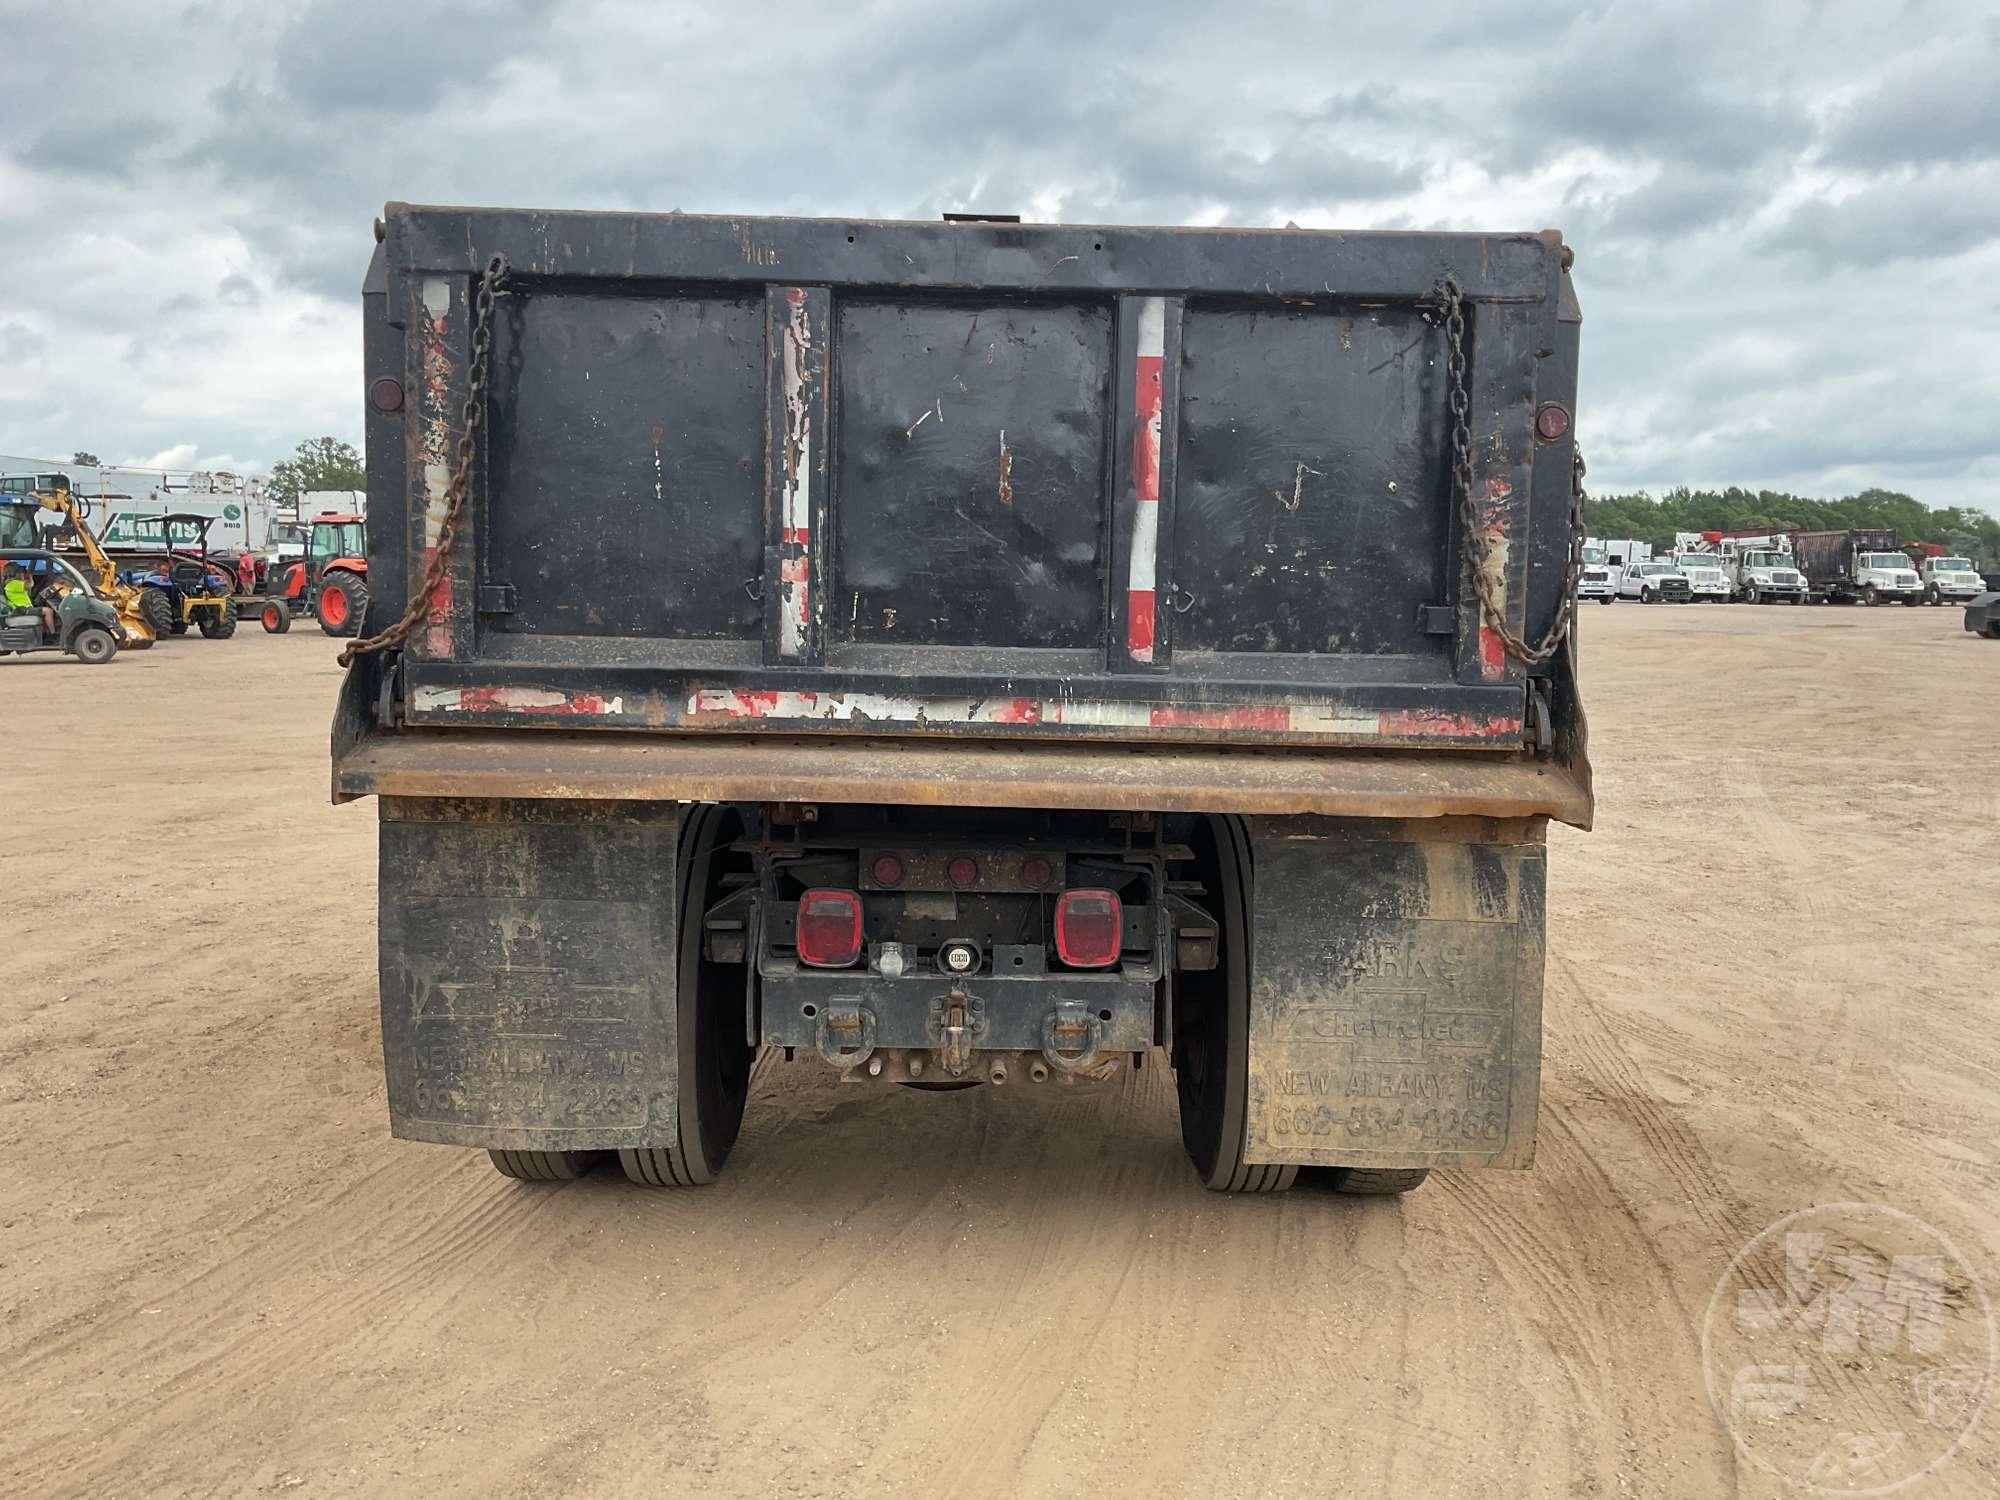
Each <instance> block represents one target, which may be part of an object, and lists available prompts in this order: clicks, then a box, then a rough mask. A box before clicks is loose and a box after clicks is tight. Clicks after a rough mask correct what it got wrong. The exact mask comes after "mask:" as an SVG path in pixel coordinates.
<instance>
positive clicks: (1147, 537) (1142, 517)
mask: <svg viewBox="0 0 2000 1500" xmlns="http://www.w3.org/2000/svg"><path fill="white" fill-rule="evenodd" d="M1159 550H1160V507H1159V506H1158V505H1157V504H1154V503H1153V502H1151V501H1141V502H1140V503H1139V504H1137V505H1135V506H1133V507H1132V566H1131V569H1130V571H1129V573H1128V575H1127V577H1126V580H1125V586H1126V588H1128V589H1130V590H1131V591H1132V592H1133V593H1135V594H1150V593H1151V592H1152V591H1153V574H1154V571H1155V567H1156V563H1155V556H1156V554H1157V553H1158V552H1159Z"/></svg>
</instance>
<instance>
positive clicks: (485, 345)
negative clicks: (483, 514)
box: [340, 254, 507, 667]
mask: <svg viewBox="0 0 2000 1500" xmlns="http://www.w3.org/2000/svg"><path fill="white" fill-rule="evenodd" d="M506 279H507V257H506V256H505V255H501V254H496V255H494V257H493V258H492V259H491V260H489V261H487V262H486V270H485V272H484V274H482V275H481V276H480V278H479V290H478V292H477V293H476V294H475V296H474V308H475V315H474V318H473V324H472V359H471V362H470V363H469V364H468V365H467V367H466V380H465V406H464V408H463V409H462V411H461V412H460V417H461V420H462V423H463V426H462V429H461V431H460V432H459V437H458V452H457V454H456V456H455V459H454V462H453V464H452V470H451V483H450V484H449V485H448V486H447V487H446V489H445V504H444V519H443V520H441V521H440V522H439V523H438V534H437V546H435V547H434V548H432V549H431V555H430V558H429V559H428V560H427V561H426V562H425V564H424V581H423V584H422V586H421V587H419V588H418V589H417V591H416V592H415V593H413V594H412V595H411V596H410V603H409V607H408V608H407V609H405V610H404V611H403V616H402V618H401V619H399V620H397V621H396V623H395V624H393V625H391V626H390V627H389V628H388V629H387V630H385V631H383V632H382V633H381V634H380V635H371V636H369V637H367V638H366V639H365V640H357V641H350V642H348V644H347V649H346V650H344V651H342V652H341V653H340V664H341V665H342V666H343V667H344V666H346V665H347V664H348V663H349V662H351V661H353V660H354V658H355V657H357V656H367V655H369V654H370V653H372V652H376V651H387V650H389V649H390V648H391V647H393V646H400V645H402V644H403V642H404V641H406V640H408V639H409V636H410V632H411V631H412V630H414V629H416V627H417V624H418V622H419V621H421V620H422V619H423V618H424V616H425V615H426V614H428V613H429V612H430V607H431V600H432V599H433V598H434V597H435V596H436V594H437V590H438V585H439V584H441V583H442V582H443V581H444V578H445V575H446V573H448V572H449V571H450V569H451V556H452V551H453V547H454V544H455V543H456V542H457V541H458V518H459V516H460V514H461V513H462V512H463V511H464V510H465V497H466V493H467V491H469V490H470V489H471V487H472V464H473V460H474V459H475V458H477V457H478V454H479V444H478V433H479V427H480V424H481V423H482V422H484V421H485V419H486V367H487V359H488V356H489V354H490V353H491V350H492V345H493V294H494V293H495V292H496V291H498V290H499V288H500V284H501V283H502V282H504V281H505V280H506Z"/></svg>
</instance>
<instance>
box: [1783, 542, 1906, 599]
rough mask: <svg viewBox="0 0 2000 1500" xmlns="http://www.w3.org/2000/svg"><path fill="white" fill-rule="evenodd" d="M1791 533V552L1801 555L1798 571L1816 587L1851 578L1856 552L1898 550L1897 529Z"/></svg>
mask: <svg viewBox="0 0 2000 1500" xmlns="http://www.w3.org/2000/svg"><path fill="white" fill-rule="evenodd" d="M1790 536H1791V542H1792V556H1793V557H1795V558H1797V559H1798V564H1799V571H1800V572H1801V573H1803V574H1805V575H1806V581H1807V582H1808V583H1810V584H1811V585H1812V586H1813V587H1814V588H1817V589H1824V588H1827V587H1829V586H1830V585H1834V584H1840V583H1847V582H1850V581H1851V580H1852V579H1853V577H1854V558H1855V555H1856V554H1857V553H1862V552H1894V551H1895V550H1896V533H1895V532H1893V531H1884V530H1880V529H1874V530H1860V531H1856V530H1843V531H1794V532H1791V533H1790ZM1911 566H1912V567H1914V566H1915V564H1911Z"/></svg>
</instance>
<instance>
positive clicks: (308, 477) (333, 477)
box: [264, 437, 368, 505]
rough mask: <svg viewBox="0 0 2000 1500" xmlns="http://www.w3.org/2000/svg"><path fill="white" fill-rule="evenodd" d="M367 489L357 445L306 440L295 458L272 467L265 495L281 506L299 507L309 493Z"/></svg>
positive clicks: (294, 454)
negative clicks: (298, 502) (301, 497)
mask: <svg viewBox="0 0 2000 1500" xmlns="http://www.w3.org/2000/svg"><path fill="white" fill-rule="evenodd" d="M367 487H368V471H367V470H366V469H365V468H363V467H362V464H361V455H360V454H359V453H356V452H355V451H354V444H352V443H343V442H341V441H340V440H339V439H338V438H330V437H316V438H307V439H306V440H305V441H304V442H303V443H300V444H299V446H298V448H297V449H296V450H295V451H294V452H293V454H292V456H291V457H290V458H288V459H285V460H283V461H282V462H280V463H276V464H273V465H272V466H271V482H270V483H269V484H267V485H265V486H264V493H265V494H267V495H269V496H270V497H271V498H272V499H273V500H276V501H277V502H278V503H279V504H280V505H293V504H296V503H297V501H298V498H299V496H300V495H302V494H304V493H305V492H306V491H307V490H360V489H366V488H367Z"/></svg>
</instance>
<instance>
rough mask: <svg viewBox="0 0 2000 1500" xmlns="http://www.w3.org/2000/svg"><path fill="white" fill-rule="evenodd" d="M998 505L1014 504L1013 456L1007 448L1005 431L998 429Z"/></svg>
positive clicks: (1004, 429)
mask: <svg viewBox="0 0 2000 1500" xmlns="http://www.w3.org/2000/svg"><path fill="white" fill-rule="evenodd" d="M1000 503H1001V504H1002V505H1012V504H1013V503H1014V455H1013V454H1012V453H1011V452H1009V451H1008V448H1007V429H1006V428H1004V427H1003V428H1001V429H1000Z"/></svg>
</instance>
